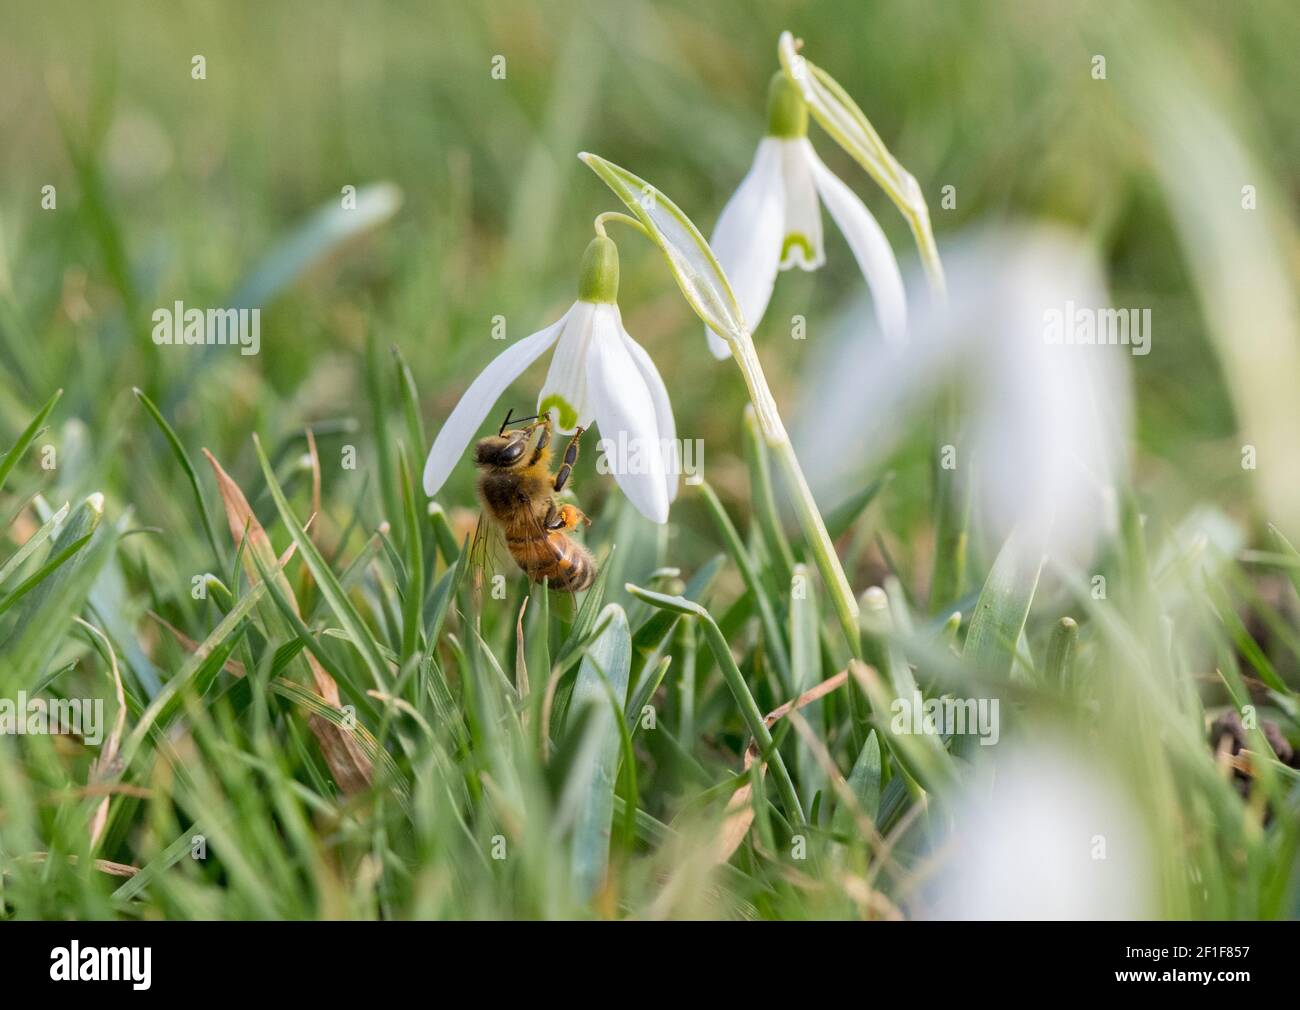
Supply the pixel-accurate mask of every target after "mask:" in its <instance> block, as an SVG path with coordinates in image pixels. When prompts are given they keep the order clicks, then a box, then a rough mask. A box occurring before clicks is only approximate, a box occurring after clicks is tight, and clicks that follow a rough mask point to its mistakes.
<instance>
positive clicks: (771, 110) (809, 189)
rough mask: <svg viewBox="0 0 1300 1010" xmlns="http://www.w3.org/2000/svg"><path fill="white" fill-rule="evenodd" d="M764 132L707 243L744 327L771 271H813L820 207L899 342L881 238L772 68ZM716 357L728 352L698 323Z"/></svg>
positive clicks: (901, 299)
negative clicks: (817, 144) (813, 141)
mask: <svg viewBox="0 0 1300 1010" xmlns="http://www.w3.org/2000/svg"><path fill="white" fill-rule="evenodd" d="M767 108H768V127H767V135H766V136H765V137H764V138H763V139H762V140H761V141H759V144H758V152H757V153H756V154H755V155H754V163H753V165H752V166H751V167H750V170H749V174H747V175H746V176H745V178H744V179H743V180H742V181H741V183H740V186H739V188H738V189H737V190H736V192H735V193H734V194H733V195H732V197H731V199H730V200H729V201H728V202H727V205H726V206H725V207H724V208H723V210H722V215H721V216H720V217H719V218H718V224H717V227H716V228H715V229H714V231H713V237H712V239H710V242H709V244H710V245H711V246H712V247H713V251H714V253H715V254H716V255H717V257H718V262H719V263H720V264H721V265H722V268H723V270H724V271H725V272H726V275H727V277H728V278H729V279H730V281H731V286H732V289H733V290H734V291H735V294H736V299H737V301H738V302H739V303H740V308H741V311H742V312H743V313H744V316H745V322H746V323H747V324H748V326H749V328H750V329H751V330H754V329H757V327H758V324H759V322H760V321H761V320H762V318H763V315H764V313H765V312H766V311H767V304H768V302H769V301H770V300H771V298H772V289H773V287H774V286H775V284H776V275H777V273H778V272H779V271H782V270H789V269H790V268H791V267H795V266H797V267H799V268H800V269H802V270H816V269H817V268H818V267H820V266H821V265H822V264H823V263H824V262H826V252H825V248H824V245H823V240H822V217H821V208H822V204H825V206H826V209H827V210H828V211H829V212H830V215H831V218H832V219H833V220H834V221H835V223H836V225H837V226H838V227H839V229H840V231H841V232H842V233H843V234H844V238H845V240H846V241H847V242H848V245H849V248H850V249H851V250H852V252H853V256H854V258H855V259H856V260H857V262H858V267H859V268H860V269H861V270H862V275H863V276H864V277H865V278H866V280H867V286H868V287H869V288H870V289H871V297H872V301H873V303H874V306H875V311H876V316H877V319H878V320H879V323H880V329H881V332H882V333H883V334H884V336H885V339H886V340H888V341H889V342H890V343H891V344H893V345H895V346H898V345H901V343H902V342H903V339H904V334H905V331H906V328H907V301H906V297H905V295H904V291H903V279H902V276H901V275H900V273H899V270H898V262H897V260H895V258H894V252H893V250H892V249H891V248H890V245H889V240H888V239H887V238H885V233H884V232H883V231H882V230H881V228H880V225H879V224H877V223H876V219H875V218H874V217H873V216H872V214H871V212H870V211H869V210H867V207H866V205H865V204H864V203H863V202H862V200H861V199H859V198H858V196H857V194H855V193H854V192H853V190H851V189H850V188H849V187H848V186H847V185H845V184H844V183H843V182H842V181H841V180H840V179H839V177H838V176H836V175H835V173H833V172H832V171H831V170H830V169H829V168H827V167H826V165H825V164H824V163H823V162H822V160H821V158H819V157H818V156H817V152H816V151H814V150H813V147H812V144H811V143H810V142H809V140H808V108H807V105H806V104H805V102H804V99H803V96H802V95H800V93H799V90H798V89H797V88H796V87H795V85H794V84H793V83H792V82H791V81H790V80H789V78H787V77H786V76H785V74H783V73H782V72H780V71H778V72H777V73H776V74H775V75H774V76H773V78H772V84H771V87H770V89H769V92H768V105H767ZM705 332H706V335H707V336H708V340H709V348H710V349H711V350H712V351H713V353H714V355H715V356H716V357H718V358H726V357H727V356H728V355H729V354H730V353H731V351H730V349H729V348H728V347H727V344H726V342H725V341H723V340H722V339H721V338H719V337H718V336H717V335H715V334H714V333H713V332H712V331H710V330H707V329H706V331H705Z"/></svg>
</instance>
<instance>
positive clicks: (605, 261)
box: [578, 235, 618, 302]
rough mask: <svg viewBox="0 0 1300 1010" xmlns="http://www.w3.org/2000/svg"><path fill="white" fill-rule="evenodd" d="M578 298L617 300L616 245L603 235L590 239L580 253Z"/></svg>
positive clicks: (601, 300) (586, 299)
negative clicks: (584, 250)
mask: <svg viewBox="0 0 1300 1010" xmlns="http://www.w3.org/2000/svg"><path fill="white" fill-rule="evenodd" d="M578 298H579V300H580V301H584V302H615V301H618V246H616V245H615V244H614V242H613V240H612V239H609V238H606V237H605V236H604V235H597V236H596V237H595V238H594V239H592V240H591V242H589V243H588V244H587V251H586V252H584V253H583V254H582V273H581V274H580V275H579V277H578Z"/></svg>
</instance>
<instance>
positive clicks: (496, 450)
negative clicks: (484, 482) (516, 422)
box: [474, 431, 528, 470]
mask: <svg viewBox="0 0 1300 1010" xmlns="http://www.w3.org/2000/svg"><path fill="white" fill-rule="evenodd" d="M527 448H528V433H527V432H525V431H510V432H506V434H504V435H489V436H488V437H487V438H481V439H479V440H478V444H477V445H475V446H474V465H475V466H477V467H481V468H483V469H498V470H508V469H509V468H510V467H512V466H515V465H516V464H517V463H518V462H519V461H520V460H521V459H523V458H524V452H525V451H526V450H527Z"/></svg>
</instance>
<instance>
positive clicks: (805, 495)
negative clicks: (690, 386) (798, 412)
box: [730, 330, 862, 659]
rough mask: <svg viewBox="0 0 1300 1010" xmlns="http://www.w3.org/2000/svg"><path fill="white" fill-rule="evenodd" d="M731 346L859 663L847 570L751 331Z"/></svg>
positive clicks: (855, 607) (858, 634)
mask: <svg viewBox="0 0 1300 1010" xmlns="http://www.w3.org/2000/svg"><path fill="white" fill-rule="evenodd" d="M730 343H731V350H732V356H733V357H734V358H735V359H736V364H738V365H739V366H740V372H741V374H742V375H743V376H744V377H745V386H746V387H747V388H748V390H749V399H750V401H751V402H752V403H753V404H754V412H755V413H756V414H757V415H758V422H759V427H760V429H761V430H762V432H763V439H764V441H765V442H767V445H768V448H769V449H771V450H772V455H773V456H775V457H776V460H777V463H778V464H779V465H780V467H781V472H782V473H783V474H784V476H785V483H786V487H787V488H788V489H789V491H790V497H791V499H792V500H793V502H794V507H795V512H796V514H797V515H798V517H799V525H800V526H801V527H802V528H803V534H804V539H805V540H807V542H808V547H809V549H810V550H811V551H812V553H813V558H814V559H815V560H816V562H817V570H818V571H820V572H821V576H822V581H823V582H824V583H826V589H827V591H828V592H829V593H830V597H831V600H832V601H833V602H834V604H835V613H836V615H837V616H838V617H839V621H840V627H841V628H842V629H843V631H844V637H845V638H846V639H847V640H848V645H849V652H850V653H851V654H852V655H853V657H854V658H855V659H861V658H862V632H861V628H860V626H859V624H858V601H857V599H856V597H854V595H853V589H852V588H851V587H850V586H849V580H848V578H847V577H846V576H845V574H844V568H843V566H841V565H840V559H839V555H838V554H836V553H835V545H834V544H833V543H831V536H830V533H829V532H827V530H826V523H825V522H824V521H823V520H822V515H821V512H820V511H818V509H817V502H816V500H815V499H814V498H813V494H812V489H811V488H809V487H808V481H807V479H806V478H805V477H804V475H803V468H802V467H800V465H799V458H798V457H797V456H796V455H795V452H794V446H793V445H792V444H791V442H790V435H789V433H788V432H787V431H786V430H785V423H784V422H783V421H782V420H781V413H780V411H779V410H778V409H777V406H776V400H775V399H774V398H773V396H772V390H771V389H770V387H769V386H768V384H767V376H766V375H764V374H763V366H762V364H761V363H760V362H759V360H758V352H757V351H756V350H755V349H754V340H753V338H752V337H751V336H750V335H749V331H748V330H742V331H741V332H740V334H739V335H738V336H737V337H735V338H733V339H732V340H731V341H730Z"/></svg>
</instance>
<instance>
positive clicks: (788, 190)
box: [777, 137, 826, 270]
mask: <svg viewBox="0 0 1300 1010" xmlns="http://www.w3.org/2000/svg"><path fill="white" fill-rule="evenodd" d="M777 143H778V144H780V145H781V180H782V185H783V186H784V188H785V233H784V235H782V237H781V269H782V270H789V269H790V268H791V267H793V266H798V267H801V268H802V269H804V270H816V269H817V268H818V267H819V266H821V265H822V264H823V263H825V262H826V248H825V246H824V245H823V244H822V208H821V204H820V203H819V202H818V200H817V187H816V186H815V185H814V183H813V175H812V164H811V162H810V160H809V155H812V156H813V157H814V158H815V157H816V155H813V154H812V145H811V144H810V143H808V138H807V137H802V138H800V139H799V140H778V141H777Z"/></svg>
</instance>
